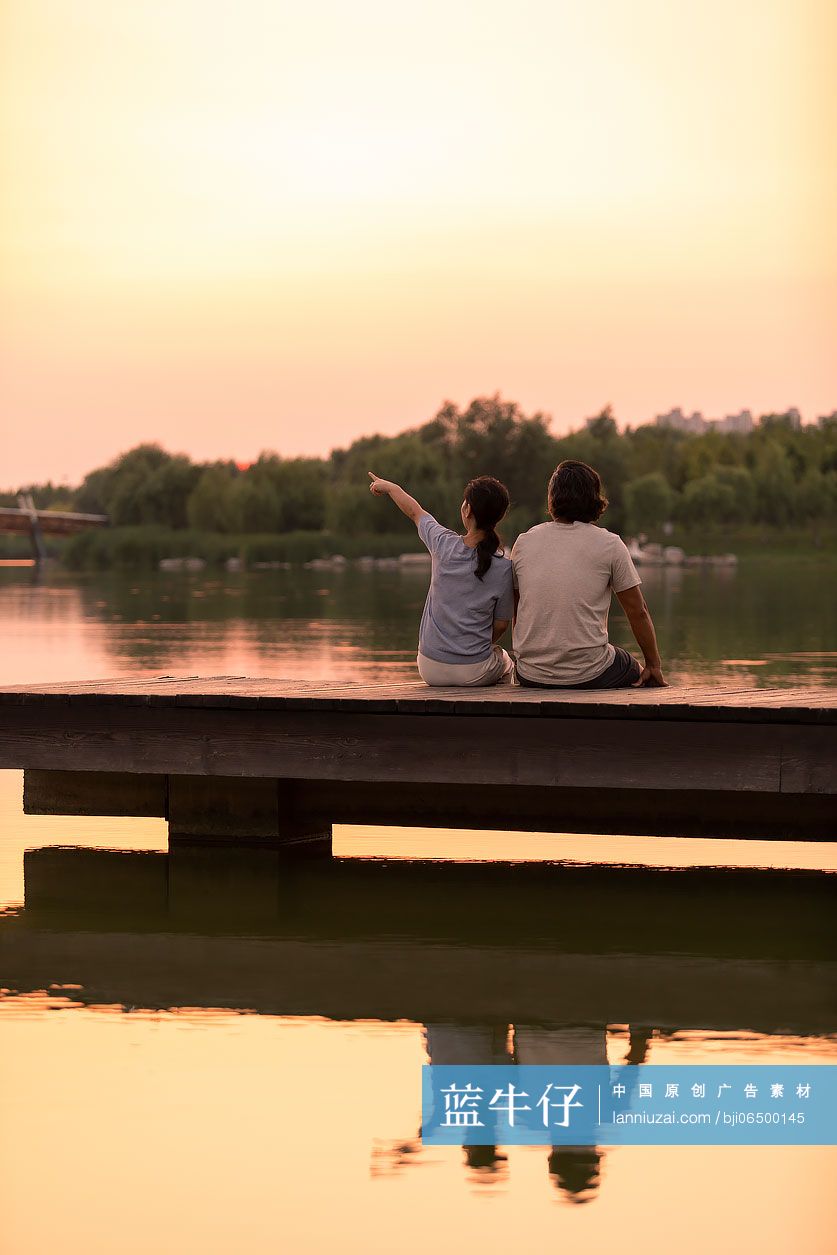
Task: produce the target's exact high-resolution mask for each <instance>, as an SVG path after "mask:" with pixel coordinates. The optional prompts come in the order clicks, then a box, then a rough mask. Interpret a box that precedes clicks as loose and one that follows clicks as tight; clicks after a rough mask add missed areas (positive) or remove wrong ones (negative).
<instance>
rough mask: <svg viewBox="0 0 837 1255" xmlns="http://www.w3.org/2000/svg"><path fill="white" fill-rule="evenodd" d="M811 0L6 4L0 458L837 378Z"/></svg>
mask: <svg viewBox="0 0 837 1255" xmlns="http://www.w3.org/2000/svg"><path fill="white" fill-rule="evenodd" d="M835 48H837V16H835V11H834V9H833V6H832V5H830V4H828V3H826V0H743V2H742V3H741V4H739V5H736V6H732V7H730V6H729V5H728V4H722V3H721V0H707V2H706V3H705V4H703V5H702V6H699V7H698V8H695V7H694V6H686V7H683V6H671V5H666V4H663V3H662V0H636V3H634V4H633V5H631V6H625V5H623V4H621V3H618V0H591V3H589V4H586V5H584V6H578V5H575V4H570V3H568V2H567V0H563V2H559V3H554V2H550V3H547V0H523V3H522V4H520V5H518V6H517V7H516V8H515V10H514V12H513V13H511V12H510V11H509V10H508V7H507V6H505V5H501V4H500V3H499V0H482V2H481V3H480V4H479V5H476V4H474V3H471V2H470V0H460V2H459V3H454V4H450V3H442V0H430V2H429V3H428V4H426V5H423V6H422V7H421V9H420V10H413V9H408V8H404V7H403V6H392V5H390V4H386V3H384V0H358V3H357V4H355V5H352V6H345V5H342V4H338V3H336V0H314V2H313V3H312V4H310V5H308V6H304V7H303V8H300V7H299V6H297V7H295V8H294V7H291V8H287V7H285V6H276V5H274V4H273V3H271V2H270V0H241V3H240V4H238V5H236V6H234V7H227V6H212V7H211V11H210V12H208V11H207V8H206V6H205V5H204V4H202V3H199V0H175V2H174V3H171V2H164V0H149V2H148V3H145V4H143V5H140V6H126V5H113V4H110V3H108V2H107V0H76V3H74V4H73V5H72V6H61V5H56V4H55V3H54V0H10V2H9V4H8V5H7V6H6V9H5V16H4V40H3V52H2V54H0V69H2V75H0V109H2V118H3V123H2V133H0V146H2V154H3V161H4V164H5V167H6V171H7V179H6V184H7V188H8V190H7V193H6V196H5V200H4V209H3V211H2V228H3V229H2V233H0V239H2V244H0V272H2V279H0V297H2V304H3V309H4V311H5V313H4V315H3V316H2V322H3V348H2V351H0V374H2V377H3V380H4V383H3V390H2V398H1V400H2V410H0V413H2V426H3V455H4V456H3V462H2V466H0V472H2V473H0V481H2V486H4V487H5V486H7V485H16V484H18V483H26V482H31V481H33V480H40V479H44V478H47V477H52V478H54V479H59V480H60V479H62V478H64V477H66V478H68V479H69V480H71V481H76V480H77V479H78V478H79V477H80V476H81V475H82V474H83V473H84V472H85V471H87V470H88V469H90V468H91V467H93V466H94V465H98V464H101V463H102V462H104V461H106V460H108V459H110V458H111V457H113V456H114V455H115V454H117V453H118V452H120V451H122V450H124V449H125V448H127V447H130V446H131V445H133V444H136V443H138V442H139V441H141V440H160V441H161V442H162V443H164V444H165V445H166V446H167V447H170V448H172V449H186V450H188V452H189V453H190V454H192V455H193V456H194V457H199V458H214V457H235V458H239V459H242V460H243V461H248V460H252V459H253V458H255V457H256V456H257V455H258V453H259V452H260V451H261V450H262V449H276V450H278V451H279V452H280V453H282V454H286V455H295V454H299V453H322V452H326V451H327V450H328V449H330V448H331V447H334V446H338V445H345V444H347V443H348V442H349V441H350V440H352V439H353V438H355V437H356V436H358V435H361V434H365V433H369V432H371V431H376V430H379V431H385V432H390V433H393V432H396V431H398V430H401V429H403V428H405V427H407V426H412V425H415V424H416V423H419V422H422V421H424V420H426V419H427V418H429V417H431V415H432V414H433V413H434V412H435V411H436V409H437V408H438V406H439V405H440V404H441V402H442V401H443V400H444V399H445V398H446V397H451V398H453V399H454V400H456V401H458V402H460V403H467V401H468V400H470V398H471V397H472V396H475V395H481V394H486V393H493V392H495V391H501V392H502V393H503V394H504V395H506V396H507V397H510V398H513V399H516V400H519V401H520V402H521V404H522V405H523V406H524V407H525V408H526V409H527V410H529V411H532V410H536V409H538V410H544V411H546V412H547V413H550V414H552V416H553V420H554V425H555V428H556V430H563V429H566V428H567V427H568V426H571V425H574V424H576V423H578V422H579V421H580V420H581V419H582V418H583V417H584V416H585V415H588V414H591V413H595V412H597V411H598V409H600V408H601V406H602V405H603V404H604V403H605V402H607V401H612V402H613V404H614V407H615V410H616V413H617V416H618V417H619V418H620V419H621V420H622V421H630V422H637V421H644V420H646V419H648V418H650V417H652V416H653V414H654V413H656V412H659V411H661V410H663V409H668V408H670V407H671V406H672V405H675V404H682V405H683V406H684V407H687V408H689V409H691V408H698V409H702V410H703V411H704V412H705V413H707V414H708V415H719V414H723V413H725V412H730V411H733V410H737V409H740V408H742V407H744V406H746V407H748V408H751V409H752V410H753V411H754V412H756V413H759V412H764V411H767V410H772V409H776V408H785V407H787V406H790V405H796V406H797V407H798V408H799V409H800V410H801V411H802V413H803V415H804V416H805V417H806V418H813V417H815V416H816V415H817V414H819V413H823V412H830V411H831V410H832V409H834V407H835V405H837V377H835V371H834V366H833V352H832V351H831V350H832V348H833V343H834V341H835V335H836V333H837V232H835V229H834V225H833V224H834V222H835V221H837V175H836V174H835V167H834V163H833V160H832V154H833V152H834V147H835V139H836V138H837V88H835V83H837V72H835V65H834V60H835V55H837V54H835V51H834V49H835Z"/></svg>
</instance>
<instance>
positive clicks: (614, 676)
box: [515, 645, 642, 690]
mask: <svg viewBox="0 0 837 1255" xmlns="http://www.w3.org/2000/svg"><path fill="white" fill-rule="evenodd" d="M613 648H614V649H615V650H616V653H615V655H614V658H613V662H612V663H611V664H610V666H609V667H607V668H606V669H605V670H604V671H603V672H602V674H601V675H597V676H596V678H595V679H594V680H587V681H585V683H584V684H539V683H538V682H537V681H536V680H527V679H526V678H525V676H522V675H521V674H520V672H519V671H517V681H518V683H519V684H520V685H522V687H523V688H527V689H568V690H569V689H625V688H629V687H630V685H632V684H635V683H636V681H637V680H638V679H639V677H640V676H641V675H642V667H641V666H640V665H639V663H638V662H637V660H636V658H634V657H633V655H632V654H629V653H628V651H627V649H623V648H622V646H621V645H614V646H613ZM515 670H516V668H515Z"/></svg>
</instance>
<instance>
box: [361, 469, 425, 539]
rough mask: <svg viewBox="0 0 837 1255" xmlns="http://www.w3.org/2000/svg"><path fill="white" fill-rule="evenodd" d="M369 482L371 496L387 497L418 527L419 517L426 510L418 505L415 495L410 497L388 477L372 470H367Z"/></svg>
mask: <svg viewBox="0 0 837 1255" xmlns="http://www.w3.org/2000/svg"><path fill="white" fill-rule="evenodd" d="M369 478H370V479H371V481H372V482H371V484H370V485H369V491H370V492H371V493H372V495H373V497H389V498H390V499H391V500H392V501H394V502H395V504H396V505H397V506H398V508H399V510H400V511H401V513H402V514H406V515H407V518H408V519H412V520H413V522H414V523H415V525H416V527H418V522H419V519H420V518H421V516H422V515H423V514H426V513H427V511H426V510H425V509H424V507H423V506H420V505H419V503H418V502H417V501H416V499H415V497H411V496H410V494H409V493H408V492H405V491H404V489H403V488H400V487H399V485H398V484H393V483H392V481H391V480H389V479H380V478H379V477H378V476H377V475H376V474H375V472H374V471H369Z"/></svg>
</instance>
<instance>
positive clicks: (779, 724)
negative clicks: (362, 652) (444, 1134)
mask: <svg viewBox="0 0 837 1255" xmlns="http://www.w3.org/2000/svg"><path fill="white" fill-rule="evenodd" d="M0 768H16V769H23V771H24V772H25V807H26V809H27V810H28V811H30V812H38V813H57V814H114V815H126V814H127V815H160V816H163V817H165V818H167V819H168V821H169V830H170V834H171V835H172V836H173V837H175V838H177V837H188V838H191V839H194V838H207V839H212V840H218V839H228V840H256V841H262V842H263V841H269V842H272V843H275V844H279V845H281V846H283V847H285V848H287V850H288V851H291V850H294V851H298V852H301V851H302V850H308V851H313V850H327V849H329V848H330V832H331V825H332V824H333V823H335V822H340V823H363V824H385V825H420V826H427V827H434V826H441V827H460V828H478V829H479V828H500V829H510V830H525V831H543V832H581V833H587V832H589V833H597V832H598V833H601V832H604V833H648V834H652V835H676V836H701V837H712V836H717V837H752V838H761V839H765V838H777V839H782V838H792V839H808V840H833V839H835V836H837V822H835V821H837V801H835V795H837V693H835V692H834V691H826V690H822V689H815V688H809V689H802V688H782V689H780V688H771V689H741V688H734V687H729V688H720V687H718V686H717V685H711V686H710V685H706V686H704V687H688V688H686V687H681V688H676V687H672V688H669V689H646V690H620V691H615V692H589V691H575V692H560V693H558V692H548V691H544V690H539V689H518V688H510V687H501V688H495V689H487V690H467V689H429V688H427V687H425V686H424V685H423V684H421V683H412V682H407V683H403V684H381V685H346V684H338V683H332V684H324V683H315V682H307V683H306V682H300V681H295V680H294V681H291V680H267V679H265V680H253V679H248V678H246V677H235V676H223V677H215V678H211V679H206V678H201V677H197V676H194V677H181V678H176V677H175V678H172V677H164V678H159V679H149V678H139V679H132V680H115V681H100V682H97V683H76V684H54V685H27V686H21V687H13V688H4V689H2V690H0Z"/></svg>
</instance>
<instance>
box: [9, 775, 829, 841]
mask: <svg viewBox="0 0 837 1255" xmlns="http://www.w3.org/2000/svg"><path fill="white" fill-rule="evenodd" d="M206 783H209V784H211V785H214V786H215V787H216V788H217V789H220V790H222V791H223V794H224V796H223V801H222V804H221V807H220V808H219V809H218V810H217V811H215V810H212V809H210V810H209V811H208V812H207V810H206V808H205V806H204V808H203V812H201V808H200V807H196V808H195V809H193V811H192V813H191V815H189V816H188V819H187V816H186V815H184V813H183V808H182V806H181V811H180V816H179V825H178V821H177V818H176V819H175V822H174V823H173V824H172V825H171V831H172V833H174V834H177V833H180V834H182V835H185V836H188V835H190V834H191V835H204V836H209V835H212V834H213V833H214V835H216V836H234V835H235V836H243V835H245V829H246V830H247V835H248V836H257V837H266V836H268V835H273V834H274V833H278V832H281V833H283V834H285V836H287V837H288V838H292V839H296V840H299V839H300V838H301V837H302V836H303V835H304V834H309V835H310V837H312V838H313V837H315V836H316V834H326V833H328V832H330V830H331V825H332V824H366V825H379V826H380V825H386V826H389V827H399V826H403V825H404V824H411V825H421V826H422V827H425V828H434V827H436V828H462V829H467V828H481V829H488V830H501V831H509V830H512V831H515V832H555V831H561V832H578V833H620V834H626V835H628V834H636V835H646V836H668V837H703V838H710V837H720V838H724V837H737V838H756V839H758V840H762V841H764V840H781V841H789V840H795V839H806V840H826V841H827V840H832V839H833V838H834V835H835V828H837V824H835V804H834V799H833V798H832V797H829V796H827V795H819V794H775V793H770V794H758V793H743V794H742V793H733V792H722V791H717V792H713V791H710V790H706V789H705V790H702V791H698V790H682V791H680V792H677V791H675V790H672V789H668V790H661V789H644V790H640V789H607V790H603V789H585V788H572V789H564V788H559V787H555V788H548V787H542V786H541V787H523V786H518V785H495V784H489V785H482V786H480V787H479V788H476V789H472V788H462V786H461V785H450V784H441V785H439V784H437V785H434V787H433V788H432V789H428V788H427V786H426V785H422V784H409V783H408V784H403V783H402V784H399V783H387V782H378V783H374V784H368V783H364V782H362V781H361V782H357V781H328V780H326V781H322V780H271V781H266V780H265V781H261V780H259V781H257V783H258V784H260V785H264V786H267V787H268V789H269V790H270V794H269V796H270V798H271V814H272V815H273V816H274V817H275V816H277V815H281V816H282V826H281V828H279V826H278V824H276V825H275V826H272V827H270V830H269V832H267V831H265V830H264V828H263V827H262V826H261V825H260V824H259V825H256V831H253V826H252V825H249V824H248V821H247V816H248V813H250V807H251V805H252V801H251V799H248V796H247V786H248V784H249V783H250V781H249V779H248V778H237V779H230V778H229V777H224V776H190V777H176V776H173V777H171V778H169V777H166V776H139V775H131V774H130V773H123V772H99V771H84V772H72V771H37V770H27V771H25V772H24V788H23V809H24V812H25V813H26V814H27V815H114V816H119V815H155V816H159V817H160V818H163V819H165V818H168V816H169V806H168V798H169V789H170V786H173V788H172V792H173V793H174V795H175V797H176V796H177V795H178V792H180V793H181V796H182V791H183V789H184V787H186V786H187V785H188V786H191V787H192V789H194V786H196V785H201V784H206ZM251 818H252V815H251Z"/></svg>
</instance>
